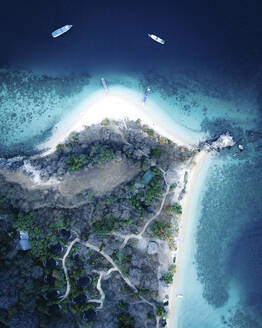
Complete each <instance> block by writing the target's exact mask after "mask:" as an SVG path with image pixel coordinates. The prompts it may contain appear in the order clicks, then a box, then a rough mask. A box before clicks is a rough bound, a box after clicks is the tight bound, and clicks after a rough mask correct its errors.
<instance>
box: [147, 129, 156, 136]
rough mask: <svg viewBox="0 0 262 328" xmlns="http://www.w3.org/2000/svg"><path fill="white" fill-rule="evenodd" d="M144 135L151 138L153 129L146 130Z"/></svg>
mask: <svg viewBox="0 0 262 328" xmlns="http://www.w3.org/2000/svg"><path fill="white" fill-rule="evenodd" d="M146 133H147V134H148V135H149V136H153V135H154V133H155V131H154V130H153V129H147V130H146Z"/></svg>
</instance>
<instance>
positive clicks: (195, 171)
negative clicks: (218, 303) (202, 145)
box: [167, 151, 211, 328]
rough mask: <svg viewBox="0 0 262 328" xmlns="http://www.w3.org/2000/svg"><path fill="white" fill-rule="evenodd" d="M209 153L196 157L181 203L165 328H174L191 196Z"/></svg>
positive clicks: (202, 152) (203, 152)
mask: <svg viewBox="0 0 262 328" xmlns="http://www.w3.org/2000/svg"><path fill="white" fill-rule="evenodd" d="M210 155H211V154H210V153H207V152H205V151H201V152H200V153H199V154H198V155H197V157H196V160H195V162H196V164H195V166H194V167H192V168H191V170H190V172H189V176H188V185H187V192H186V195H185V197H184V198H183V200H182V202H181V206H182V209H183V213H182V216H181V218H180V222H179V226H180V228H179V233H178V239H179V242H178V247H177V253H176V269H177V270H176V274H175V276H174V281H173V283H172V285H171V286H170V289H169V307H168V319H167V328H176V327H175V308H176V302H177V297H176V295H177V294H178V290H179V283H181V274H182V272H181V271H182V261H183V253H184V249H185V236H186V233H187V229H188V224H189V221H188V220H189V212H190V206H191V200H192V196H193V194H194V193H195V192H196V188H195V187H196V185H197V183H196V182H197V180H198V177H199V173H200V171H201V170H202V169H203V166H204V164H205V162H206V160H208V159H209V157H210Z"/></svg>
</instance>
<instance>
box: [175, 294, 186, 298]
mask: <svg viewBox="0 0 262 328" xmlns="http://www.w3.org/2000/svg"><path fill="white" fill-rule="evenodd" d="M176 297H177V298H183V297H184V295H183V294H176Z"/></svg>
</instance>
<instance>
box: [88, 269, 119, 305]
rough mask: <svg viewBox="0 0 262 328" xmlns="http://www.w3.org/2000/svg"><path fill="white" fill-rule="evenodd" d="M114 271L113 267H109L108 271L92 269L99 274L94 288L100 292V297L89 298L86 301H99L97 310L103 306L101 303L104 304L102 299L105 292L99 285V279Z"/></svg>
mask: <svg viewBox="0 0 262 328" xmlns="http://www.w3.org/2000/svg"><path fill="white" fill-rule="evenodd" d="M114 271H116V269H115V268H111V269H109V270H108V271H106V272H105V271H96V270H93V272H96V273H98V274H99V278H98V281H97V285H96V288H97V290H98V291H99V293H100V299H91V300H88V303H100V305H99V307H98V308H97V309H98V310H100V309H102V308H103V305H104V300H105V293H104V291H103V289H102V287H101V280H102V279H105V278H106V277H107V276H110V274H111V273H112V272H114Z"/></svg>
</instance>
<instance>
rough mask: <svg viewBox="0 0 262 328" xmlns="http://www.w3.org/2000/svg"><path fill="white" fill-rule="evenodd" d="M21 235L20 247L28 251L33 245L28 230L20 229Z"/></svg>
mask: <svg viewBox="0 0 262 328" xmlns="http://www.w3.org/2000/svg"><path fill="white" fill-rule="evenodd" d="M19 235H20V240H19V246H20V249H21V250H22V251H28V250H29V249H31V248H32V247H31V245H30V242H29V236H28V232H25V231H20V232H19Z"/></svg>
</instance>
